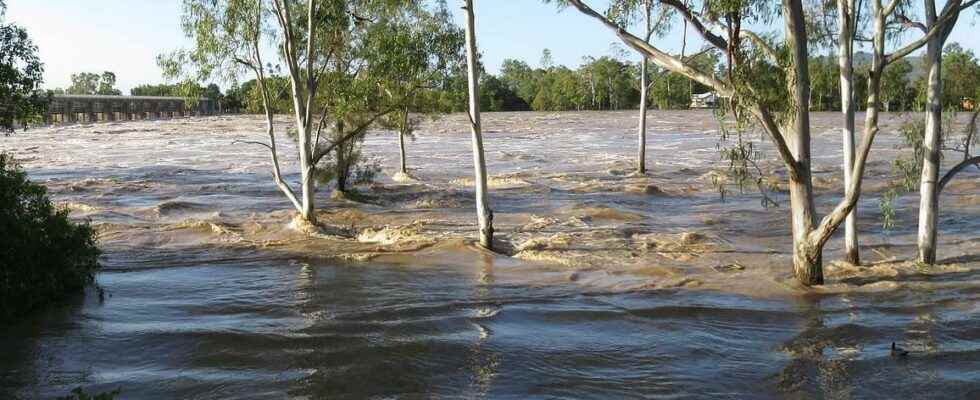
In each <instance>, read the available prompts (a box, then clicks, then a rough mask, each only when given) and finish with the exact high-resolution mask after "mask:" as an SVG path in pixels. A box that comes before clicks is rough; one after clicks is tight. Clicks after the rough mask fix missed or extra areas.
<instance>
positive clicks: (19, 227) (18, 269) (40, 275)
mask: <svg viewBox="0 0 980 400" xmlns="http://www.w3.org/2000/svg"><path fill="white" fill-rule="evenodd" d="M98 257H99V250H98V248H96V246H95V232H94V231H93V230H92V228H91V227H90V226H89V225H88V224H77V223H74V222H72V221H71V220H69V219H68V210H67V209H64V208H62V209H57V208H55V207H54V206H53V205H52V204H51V200H49V199H48V196H47V191H46V190H45V188H44V187H43V186H41V185H37V184H34V183H31V182H30V181H29V180H28V179H27V174H25V173H24V172H23V171H22V170H20V168H19V167H18V166H17V165H16V164H15V163H14V162H13V160H12V159H11V157H10V156H9V155H8V154H6V153H0V320H2V319H7V318H10V317H14V316H17V315H20V314H23V313H25V312H28V311H30V310H33V309H35V308H38V307H40V306H43V305H45V304H48V303H51V302H53V301H55V300H58V299H60V298H63V297H65V296H66V295H68V294H70V293H74V292H78V291H80V290H82V288H83V287H84V286H85V285H87V284H89V283H92V282H93V279H94V273H95V271H96V269H98V268H99V264H98Z"/></svg>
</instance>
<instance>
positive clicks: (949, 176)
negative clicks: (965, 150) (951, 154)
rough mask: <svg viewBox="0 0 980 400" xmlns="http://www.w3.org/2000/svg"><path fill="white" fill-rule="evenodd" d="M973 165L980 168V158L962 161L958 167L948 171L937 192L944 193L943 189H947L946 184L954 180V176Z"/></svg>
mask: <svg viewBox="0 0 980 400" xmlns="http://www.w3.org/2000/svg"><path fill="white" fill-rule="evenodd" d="M971 165H976V166H978V167H980V156H974V157H972V158H967V159H965V160H963V161H960V162H959V164H956V166H954V167H953V168H951V169H950V170H949V171H947V172H946V174H945V175H943V177H942V179H940V180H939V186H938V187H937V188H936V192H937V193H942V192H943V189H944V188H946V184H948V183H949V181H951V180H953V176H955V175H956V174H957V173H959V172H960V171H962V170H964V169H966V167H969V166H971Z"/></svg>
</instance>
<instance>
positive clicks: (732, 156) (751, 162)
mask: <svg viewBox="0 0 980 400" xmlns="http://www.w3.org/2000/svg"><path fill="white" fill-rule="evenodd" d="M714 115H715V118H716V119H717V120H718V126H719V130H720V131H721V135H720V136H719V138H718V143H717V144H716V147H717V148H718V151H719V152H720V153H721V159H722V160H723V161H725V162H726V163H727V166H728V168H727V169H726V170H725V174H724V175H723V176H721V177H719V176H712V179H711V184H712V185H713V186H715V188H716V189H718V194H719V195H720V196H721V199H722V201H724V199H725V197H726V196H727V195H728V184H729V183H730V182H734V184H735V185H736V186H737V187H738V190H739V192H740V193H744V192H745V187H746V186H747V185H749V184H754V185H755V186H756V188H757V189H758V190H759V194H760V195H761V199H760V202H761V205H762V207H763V208H768V207H770V206H772V207H778V206H779V203H777V202H776V201H775V200H774V199H773V198H772V197H770V196H769V193H771V192H773V191H774V190H776V187H775V184H774V183H772V181H770V180H767V179H766V178H767V177H766V174H765V172H763V171H762V168H760V167H759V163H758V161H759V160H762V159H763V158H764V157H765V155H764V154H763V153H762V151H759V150H756V147H755V142H754V141H753V140H751V138H750V133H751V132H750V131H749V125H747V124H745V123H742V122H740V121H739V120H738V119H736V118H733V117H732V115H731V113H730V112H728V111H726V110H725V108H724V107H719V108H717V109H715V113H714ZM732 139H734V143H731V144H729V143H730V141H731V140H732Z"/></svg>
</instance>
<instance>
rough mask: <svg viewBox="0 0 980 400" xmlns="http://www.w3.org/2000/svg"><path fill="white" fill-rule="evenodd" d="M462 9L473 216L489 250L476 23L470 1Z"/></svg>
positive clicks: (490, 236)
mask: <svg viewBox="0 0 980 400" xmlns="http://www.w3.org/2000/svg"><path fill="white" fill-rule="evenodd" d="M463 9H464V10H465V11H466V70H467V74H466V75H467V79H468V81H469V97H470V108H469V118H470V133H471V134H472V140H473V175H474V176H473V178H474V179H473V185H474V186H475V187H476V216H477V222H478V223H479V229H480V245H481V246H483V247H484V248H487V249H491V250H492V249H493V211H491V210H490V201H489V196H488V194H487V162H486V159H485V158H484V152H483V132H482V129H481V126H480V76H479V75H480V73H479V66H478V65H477V56H478V55H477V51H476V27H475V25H476V23H475V22H474V17H473V0H463Z"/></svg>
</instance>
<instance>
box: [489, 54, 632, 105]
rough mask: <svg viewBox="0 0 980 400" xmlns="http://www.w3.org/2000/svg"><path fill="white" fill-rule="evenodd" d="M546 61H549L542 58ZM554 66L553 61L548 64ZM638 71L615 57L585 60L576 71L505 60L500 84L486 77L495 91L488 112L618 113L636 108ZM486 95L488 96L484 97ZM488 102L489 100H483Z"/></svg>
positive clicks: (501, 70)
mask: <svg viewBox="0 0 980 400" xmlns="http://www.w3.org/2000/svg"><path fill="white" fill-rule="evenodd" d="M542 58H543V59H544V60H546V61H547V60H549V59H550V54H547V57H542ZM547 63H552V61H547ZM638 75H639V69H638V67H637V66H636V65H634V64H631V63H628V62H625V61H621V60H618V59H616V58H613V57H608V56H604V57H600V58H593V57H586V58H585V59H584V60H583V64H582V65H580V66H579V68H578V69H577V70H572V69H569V68H567V67H565V66H561V65H559V66H554V65H551V66H549V67H548V68H537V69H535V68H531V67H530V66H529V65H528V64H527V63H526V62H524V61H519V60H513V59H506V60H504V62H503V64H502V66H501V69H500V77H499V79H497V80H499V83H502V84H503V87H501V86H499V85H497V82H494V81H492V80H490V78H485V79H487V80H488V81H490V82H489V83H490V84H491V85H492V88H493V89H494V90H493V92H492V94H491V95H490V96H489V97H490V98H489V103H490V104H492V106H491V107H488V108H487V110H488V111H523V110H527V109H532V110H536V111H567V110H615V109H630V108H635V107H637V105H638V103H639V98H640V94H639V88H637V87H636V81H637V80H638V79H639V76H638ZM485 96H486V95H485ZM483 101H484V102H487V100H483Z"/></svg>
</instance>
